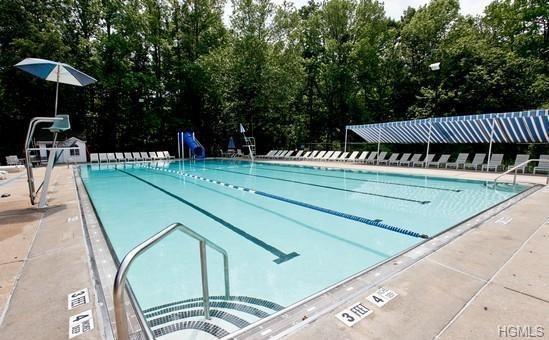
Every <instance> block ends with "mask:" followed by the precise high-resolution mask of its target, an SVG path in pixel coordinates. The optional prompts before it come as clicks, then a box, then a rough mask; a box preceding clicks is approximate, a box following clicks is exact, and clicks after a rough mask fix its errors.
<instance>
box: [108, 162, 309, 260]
mask: <svg viewBox="0 0 549 340" xmlns="http://www.w3.org/2000/svg"><path fill="white" fill-rule="evenodd" d="M142 166H143V167H147V168H150V169H154V168H153V167H150V166H148V165H142ZM159 170H160V171H172V170H168V169H163V168H160V169H159ZM116 171H120V172H122V173H124V174H126V175H128V176H130V177H133V178H135V179H137V180H138V181H141V182H143V183H145V184H147V185H149V186H151V187H153V188H155V189H157V190H159V191H161V192H163V193H164V194H166V195H168V196H170V197H172V198H175V199H176V200H178V201H179V202H181V203H183V204H185V205H187V206H189V207H191V208H193V209H194V210H196V211H198V212H200V213H202V214H204V215H206V216H208V217H209V218H211V219H212V220H214V221H216V222H217V223H219V224H221V225H222V226H224V227H225V228H227V229H229V230H231V231H233V232H234V233H236V234H238V235H240V236H242V237H244V238H245V239H247V240H249V241H251V242H252V243H254V244H256V245H257V246H259V247H261V248H263V249H265V250H266V251H268V252H270V253H271V254H273V255H275V256H276V257H277V258H276V259H274V260H273V262H275V263H277V264H281V263H283V262H285V261H288V260H291V259H293V258H294V257H296V256H299V254H298V253H296V252H291V253H288V254H287V253H285V252H283V251H281V250H280V249H278V248H276V247H274V246H272V245H270V244H268V243H266V242H264V241H262V240H260V239H258V238H257V237H255V236H252V235H250V234H248V233H247V232H245V231H244V230H242V229H240V228H238V227H237V226H235V225H233V224H231V223H229V222H227V221H225V220H224V219H222V218H220V217H219V216H216V215H214V214H212V213H211V212H209V211H207V210H205V209H203V208H201V207H199V206H197V205H196V204H193V203H191V202H189V201H187V200H186V199H184V198H182V197H180V196H178V195H175V194H174V193H172V192H170V191H168V190H165V189H163V188H161V187H159V186H158V185H156V184H154V183H151V182H149V181H147V180H145V179H143V178H141V177H139V176H136V175H134V174H131V173H129V172H127V171H124V170H121V169H116ZM224 185H225V184H224Z"/></svg>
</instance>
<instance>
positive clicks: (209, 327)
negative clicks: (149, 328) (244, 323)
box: [153, 321, 229, 338]
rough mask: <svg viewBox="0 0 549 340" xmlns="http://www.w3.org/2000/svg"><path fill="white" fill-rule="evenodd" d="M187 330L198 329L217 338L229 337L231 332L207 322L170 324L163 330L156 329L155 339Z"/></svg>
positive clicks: (154, 332)
mask: <svg viewBox="0 0 549 340" xmlns="http://www.w3.org/2000/svg"><path fill="white" fill-rule="evenodd" d="M185 329H196V330H200V331H203V332H206V333H208V334H211V335H213V336H215V337H216V338H222V337H224V336H227V335H229V332H227V331H226V330H224V329H223V328H221V327H219V326H217V325H214V324H212V323H209V322H205V321H184V322H178V323H175V324H170V325H167V326H164V327H162V328H158V329H155V330H154V331H153V335H154V337H155V338H157V337H161V336H163V335H166V334H170V333H173V332H177V331H182V330H185Z"/></svg>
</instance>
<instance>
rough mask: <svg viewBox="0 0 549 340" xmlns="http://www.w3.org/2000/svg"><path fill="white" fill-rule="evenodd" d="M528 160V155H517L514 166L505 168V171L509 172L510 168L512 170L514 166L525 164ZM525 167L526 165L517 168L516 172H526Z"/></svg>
mask: <svg viewBox="0 0 549 340" xmlns="http://www.w3.org/2000/svg"><path fill="white" fill-rule="evenodd" d="M529 159H530V155H528V154H525V153H523V154H518V155H517V157H516V158H515V164H513V165H509V166H508V167H507V170H509V169H511V168H514V167H516V166H519V165H521V164H522V163H524V162H526V161H527V160H529ZM527 166H528V164H524V165H523V166H521V167H519V168H517V171H519V170H521V171H522V173H524V171H525V170H526V168H527Z"/></svg>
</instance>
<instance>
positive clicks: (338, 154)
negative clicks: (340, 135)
mask: <svg viewBox="0 0 549 340" xmlns="http://www.w3.org/2000/svg"><path fill="white" fill-rule="evenodd" d="M340 155H341V151H334V153H333V154H332V155H331V156H330V158H328V160H329V161H335V160H336V159H338V158H339V156H340Z"/></svg>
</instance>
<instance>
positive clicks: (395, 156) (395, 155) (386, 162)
mask: <svg viewBox="0 0 549 340" xmlns="http://www.w3.org/2000/svg"><path fill="white" fill-rule="evenodd" d="M398 155H400V154H399V153H393V154H391V157H389V159H383V160H380V161H379V164H386V165H389V164H391V163H394V162H395V161H396V160H397V158H398Z"/></svg>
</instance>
